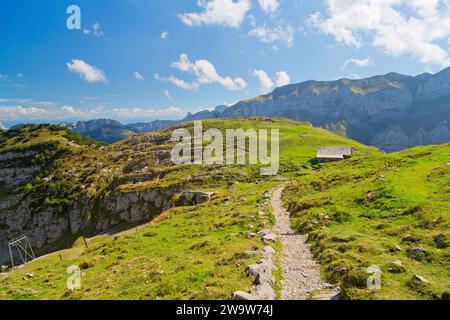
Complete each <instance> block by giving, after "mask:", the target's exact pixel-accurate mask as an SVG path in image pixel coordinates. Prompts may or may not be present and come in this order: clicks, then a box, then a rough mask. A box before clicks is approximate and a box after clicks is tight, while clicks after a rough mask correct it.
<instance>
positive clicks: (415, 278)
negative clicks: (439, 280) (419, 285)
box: [412, 274, 429, 283]
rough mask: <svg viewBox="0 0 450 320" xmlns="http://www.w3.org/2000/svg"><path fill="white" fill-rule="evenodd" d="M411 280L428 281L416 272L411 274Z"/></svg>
mask: <svg viewBox="0 0 450 320" xmlns="http://www.w3.org/2000/svg"><path fill="white" fill-rule="evenodd" d="M412 280H414V281H419V282H423V283H429V281H428V280H427V279H425V278H424V277H421V276H419V275H417V274H415V275H413V277H412Z"/></svg>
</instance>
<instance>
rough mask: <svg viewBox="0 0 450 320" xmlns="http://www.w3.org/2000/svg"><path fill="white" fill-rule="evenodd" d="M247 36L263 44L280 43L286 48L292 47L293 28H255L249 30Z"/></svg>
mask: <svg viewBox="0 0 450 320" xmlns="http://www.w3.org/2000/svg"><path fill="white" fill-rule="evenodd" d="M249 36H251V37H255V38H256V39H258V40H259V41H262V42H264V43H275V42H281V43H284V44H285V45H286V47H288V48H290V47H292V46H293V45H294V28H293V27H292V26H286V27H281V26H277V27H275V28H270V27H267V26H255V27H254V28H253V29H252V30H250V32H249Z"/></svg>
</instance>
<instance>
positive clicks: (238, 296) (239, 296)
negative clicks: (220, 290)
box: [232, 291, 259, 301]
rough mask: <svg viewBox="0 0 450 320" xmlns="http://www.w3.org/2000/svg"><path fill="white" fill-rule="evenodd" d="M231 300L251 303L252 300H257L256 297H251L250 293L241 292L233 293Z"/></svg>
mask: <svg viewBox="0 0 450 320" xmlns="http://www.w3.org/2000/svg"><path fill="white" fill-rule="evenodd" d="M232 300H237V301H253V300H259V299H258V297H256V296H254V295H251V294H250V293H247V292H243V291H237V292H235V293H233V297H232Z"/></svg>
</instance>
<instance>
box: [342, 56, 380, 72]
mask: <svg viewBox="0 0 450 320" xmlns="http://www.w3.org/2000/svg"><path fill="white" fill-rule="evenodd" d="M351 64H354V65H357V66H358V67H361V68H368V67H373V66H374V65H375V63H374V62H373V60H372V58H371V57H368V58H366V59H355V58H351V59H348V60H347V61H345V63H344V65H343V66H342V69H341V70H345V69H346V68H347V67H348V66H349V65H351Z"/></svg>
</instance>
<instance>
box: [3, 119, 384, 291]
mask: <svg viewBox="0 0 450 320" xmlns="http://www.w3.org/2000/svg"><path fill="white" fill-rule="evenodd" d="M181 126H183V127H186V128H188V129H189V130H192V123H187V124H183V125H178V126H177V127H181ZM208 127H214V128H218V129H221V130H222V132H225V129H233V128H244V129H245V128H255V129H258V128H266V129H271V128H273V129H280V138H281V141H280V147H281V170H280V176H284V177H294V176H298V175H301V174H303V173H302V172H303V171H304V170H306V169H308V168H310V164H309V160H310V159H311V158H313V157H314V156H315V153H316V147H317V146H319V145H351V146H352V147H354V148H355V150H358V152H359V153H360V155H358V156H357V157H364V156H365V155H367V154H379V152H378V151H377V150H375V149H373V148H369V147H366V146H363V145H360V144H358V143H356V142H353V141H350V140H348V139H345V138H342V137H338V136H336V135H334V134H331V133H329V132H327V131H325V130H322V129H317V128H314V127H312V126H310V125H309V124H305V123H298V122H294V121H289V120H284V119H271V120H269V119H260V118H252V119H233V120H226V121H224V120H212V121H206V122H204V129H205V130H206V129H207V128H208ZM168 133H170V131H166V132H162V133H153V134H143V135H137V136H133V137H131V138H129V139H128V140H125V141H123V142H120V143H118V144H114V145H110V146H103V147H99V146H95V147H83V148H79V151H78V152H76V153H71V154H70V155H69V156H67V157H65V156H62V157H61V158H59V160H58V162H57V164H56V166H55V167H54V168H53V170H54V171H57V172H60V173H61V174H60V175H57V174H55V175H54V177H53V180H52V181H51V182H47V181H46V180H43V179H39V183H38V185H42V186H44V188H42V189H36V187H35V184H36V182H32V183H31V186H29V188H30V190H35V192H33V193H34V194H36V193H37V194H39V195H40V198H42V199H47V198H49V197H48V196H49V195H53V197H52V198H51V199H52V201H51V202H46V201H44V202H43V203H42V204H43V206H49V205H55V206H58V201H60V202H61V203H62V202H64V200H65V198H66V197H67V194H65V193H64V192H62V193H61V192H54V193H53V191H51V190H54V189H52V188H50V189H48V188H46V187H48V186H49V185H53V186H54V185H57V184H58V182H62V181H64V180H65V179H66V178H67V175H70V176H71V177H73V180H71V181H72V182H73V183H71V185H74V186H75V187H76V186H84V187H82V188H78V189H76V192H79V193H75V194H79V196H78V198H79V199H82V195H83V194H85V192H87V193H89V195H90V196H91V197H92V198H91V200H90V203H92V207H90V208H91V209H90V211H89V215H90V216H92V217H93V218H92V219H93V221H96V220H95V219H104V218H105V217H108V219H109V215H110V214H111V213H109V212H107V211H105V210H104V209H99V208H100V205H99V203H101V200H102V199H105V197H106V199H110V198H108V197H112V196H114V195H116V192H118V195H117V196H121V197H122V196H123V195H124V194H125V195H126V194H130V195H137V196H138V195H140V194H142V193H143V192H145V191H146V190H148V189H154V188H159V189H168V188H173V187H174V186H175V187H177V188H178V189H180V190H189V189H192V190H202V191H212V192H214V193H215V195H214V197H213V200H212V201H210V202H207V203H204V204H202V205H200V206H186V205H182V204H179V205H178V206H176V207H174V208H172V209H169V210H167V211H165V212H163V213H162V214H159V211H156V212H152V213H151V214H149V218H148V219H147V220H146V221H141V222H140V223H135V224H134V225H138V224H144V223H146V222H147V224H145V225H144V226H143V227H140V228H138V229H137V230H136V229H134V228H133V224H130V223H126V222H123V221H122V223H119V224H118V225H117V226H116V227H115V228H114V229H111V230H108V231H107V232H105V233H104V234H102V235H95V233H94V230H95V229H94V228H87V229H85V230H82V231H80V233H78V234H75V235H71V234H67V235H66V237H65V238H63V239H61V240H60V241H59V242H58V243H54V244H51V245H49V246H48V247H47V249H46V251H49V250H52V248H53V249H54V248H64V249H63V250H59V251H56V252H54V253H51V254H49V255H46V256H44V257H41V258H39V259H37V260H36V261H33V262H31V263H29V264H27V265H26V266H24V267H23V268H15V269H13V270H12V271H11V272H9V273H4V274H0V299H44V298H50V299H99V298H111V299H181V298H184V299H213V298H214V299H228V298H229V297H230V294H231V293H232V292H233V291H237V290H244V291H245V290H249V289H250V287H251V285H252V283H251V282H252V279H251V278H249V277H246V274H245V272H244V269H245V267H246V266H247V265H249V264H251V263H253V262H256V260H257V259H258V257H257V256H255V255H252V254H248V253H246V252H247V251H252V250H255V249H261V248H262V247H263V244H262V243H261V241H260V239H259V238H257V237H248V236H247V235H248V234H249V233H252V232H257V231H259V230H261V229H264V228H268V227H269V228H270V227H271V226H272V225H273V223H274V220H273V216H271V215H269V219H268V220H265V219H263V218H261V217H259V216H258V214H257V213H258V212H259V211H260V210H261V203H262V202H263V199H264V197H263V195H264V193H265V191H266V190H268V189H270V188H272V187H274V186H276V185H279V184H280V183H281V182H279V181H275V180H277V179H276V178H274V177H266V178H265V177H262V176H260V175H259V168H258V166H228V167H224V166H200V165H197V166H188V165H183V166H174V165H173V164H172V163H171V162H170V161H168V160H162V161H160V160H158V159H157V155H158V154H160V153H161V152H164V151H167V150H170V148H171V147H172V146H173V143H171V142H169V141H164V142H146V141H151V138H152V137H155V136H158V135H165V134H168ZM14 139H21V137H15V138H14ZM31 140H32V139H31ZM31 140H30V139H29V138H27V139H24V141H23V143H24V144H27V143H30V141H31ZM57 190H60V189H57ZM71 194H73V193H71ZM58 199H59V200H58ZM111 200H113V199H111ZM174 200H176V199H174ZM175 202H176V201H175ZM67 209H70V208H67ZM148 210H152V208H149V209H148ZM264 210H265V211H266V212H267V213H269V214H270V208H264ZM64 212H67V211H65V210H64V208H63V209H62V210H61V212H60V214H63V215H64V214H67V213H64ZM105 215H106V216H105ZM94 218H95V219H94ZM115 218H117V217H115ZM111 219H112V218H111ZM124 230H128V231H125V232H123V231H124ZM83 234H84V235H85V236H87V237H90V239H89V247H88V248H86V247H85V246H84V243H83V241H82V240H81V238H79V237H80V236H81V235H83ZM77 237H78V238H77ZM70 265H79V266H80V267H81V268H82V269H83V273H84V276H83V278H82V288H81V290H79V291H74V292H69V291H67V289H66V279H67V277H68V275H67V274H66V269H67V267H68V266H70ZM27 274H28V276H27ZM29 274H32V275H33V276H32V277H30V275H29ZM277 277H278V278H279V275H277Z"/></svg>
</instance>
